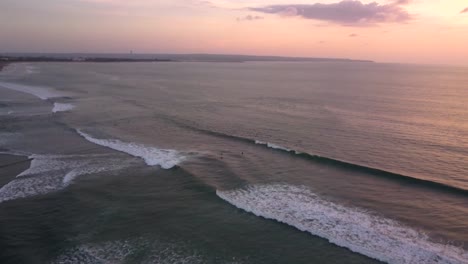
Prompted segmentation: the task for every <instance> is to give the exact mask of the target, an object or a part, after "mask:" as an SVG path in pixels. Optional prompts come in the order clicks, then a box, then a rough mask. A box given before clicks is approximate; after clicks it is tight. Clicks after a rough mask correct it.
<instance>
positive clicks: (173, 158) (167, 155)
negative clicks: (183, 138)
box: [77, 130, 185, 169]
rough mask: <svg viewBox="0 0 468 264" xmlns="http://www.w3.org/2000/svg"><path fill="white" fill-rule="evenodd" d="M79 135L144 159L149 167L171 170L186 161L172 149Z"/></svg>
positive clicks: (83, 134) (84, 134)
mask: <svg viewBox="0 0 468 264" xmlns="http://www.w3.org/2000/svg"><path fill="white" fill-rule="evenodd" d="M77 131H78V133H79V134H80V135H81V136H82V137H84V138H86V139H87V140H88V141H90V142H92V143H94V144H98V145H101V146H104V147H108V148H111V149H114V150H117V151H120V152H125V153H127V154H130V155H132V156H135V157H139V158H142V159H143V160H145V162H146V164H148V165H149V166H157V165H159V166H161V168H163V169H171V168H173V167H174V166H176V165H177V164H179V163H181V162H182V161H184V160H185V156H184V155H182V154H181V153H179V152H178V151H175V150H172V149H159V148H155V147H148V146H145V145H141V144H137V143H127V142H123V141H120V140H118V139H97V138H94V137H92V136H91V135H89V134H86V133H84V132H82V131H80V130H77Z"/></svg>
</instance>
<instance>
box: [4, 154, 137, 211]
mask: <svg viewBox="0 0 468 264" xmlns="http://www.w3.org/2000/svg"><path fill="white" fill-rule="evenodd" d="M29 159H30V160H31V164H30V167H29V168H28V169H27V170H25V171H23V172H22V173H20V174H19V175H18V176H16V178H15V179H14V180H12V181H11V182H9V183H7V184H6V185H4V186H3V187H2V188H0V203H2V202H5V201H9V200H15V199H19V198H26V197H30V196H36V195H41V194H47V193H50V192H54V191H59V190H61V189H63V188H66V187H67V186H69V185H70V184H71V183H72V182H73V180H75V179H76V178H77V177H79V176H83V175H88V174H94V173H100V172H104V171H107V172H110V171H118V170H121V169H124V168H126V167H128V166H130V165H131V164H130V163H128V162H123V160H122V158H118V157H105V158H104V159H97V157H96V155H31V156H29Z"/></svg>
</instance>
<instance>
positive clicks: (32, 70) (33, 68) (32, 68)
mask: <svg viewBox="0 0 468 264" xmlns="http://www.w3.org/2000/svg"><path fill="white" fill-rule="evenodd" d="M25 71H26V73H27V74H36V73H39V72H40V71H39V68H38V67H36V66H31V65H27V66H26V67H25Z"/></svg>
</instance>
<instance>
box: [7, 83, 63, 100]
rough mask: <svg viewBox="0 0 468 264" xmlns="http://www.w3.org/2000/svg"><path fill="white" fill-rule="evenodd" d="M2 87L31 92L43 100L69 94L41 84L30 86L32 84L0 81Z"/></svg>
mask: <svg viewBox="0 0 468 264" xmlns="http://www.w3.org/2000/svg"><path fill="white" fill-rule="evenodd" d="M0 87H4V88H7V89H10V90H14V91H18V92H23V93H27V94H31V95H34V96H36V97H38V98H40V99H42V100H47V99H49V98H57V97H65V96H67V94H65V93H60V92H58V91H54V90H53V89H51V88H48V87H41V86H30V85H24V84H17V83H9V82H0Z"/></svg>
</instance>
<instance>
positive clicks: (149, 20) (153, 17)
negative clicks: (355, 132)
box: [0, 0, 468, 65]
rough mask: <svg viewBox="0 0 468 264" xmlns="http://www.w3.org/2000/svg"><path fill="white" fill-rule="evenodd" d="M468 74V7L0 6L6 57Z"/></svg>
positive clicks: (189, 0) (410, 2) (197, 1)
mask: <svg viewBox="0 0 468 264" xmlns="http://www.w3.org/2000/svg"><path fill="white" fill-rule="evenodd" d="M130 50H133V51H134V52H135V53H222V54H251V55H282V56H308V57H340V58H353V59H370V60H375V61H381V62H403V63H431V64H465V65H466V64H468V1H467V0H388V1H384V0H379V1H367V0H361V1H357V0H356V1H355V0H344V1H340V0H290V1H286V0H254V1H247V0H132V1H127V0H40V1H39V0H1V1H0V52H113V53H127V52H129V51H130Z"/></svg>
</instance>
